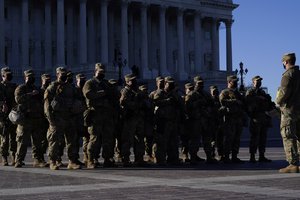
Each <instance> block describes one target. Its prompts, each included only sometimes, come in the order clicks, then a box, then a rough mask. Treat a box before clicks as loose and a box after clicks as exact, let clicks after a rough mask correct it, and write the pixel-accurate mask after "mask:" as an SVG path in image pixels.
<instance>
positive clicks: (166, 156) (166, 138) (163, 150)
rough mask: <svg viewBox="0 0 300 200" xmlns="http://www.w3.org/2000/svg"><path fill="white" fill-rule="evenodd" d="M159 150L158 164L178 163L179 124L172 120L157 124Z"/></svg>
mask: <svg viewBox="0 0 300 200" xmlns="http://www.w3.org/2000/svg"><path fill="white" fill-rule="evenodd" d="M156 132H157V138H156V140H157V141H156V142H157V149H156V152H155V157H156V160H157V163H158V164H164V163H165V162H166V161H167V162H169V163H172V162H177V161H178V160H179V152H178V148H179V144H178V143H179V142H178V123H177V122H176V121H171V120H158V121H157V122H156Z"/></svg>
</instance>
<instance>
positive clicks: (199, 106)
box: [185, 90, 214, 119]
mask: <svg viewBox="0 0 300 200" xmlns="http://www.w3.org/2000/svg"><path fill="white" fill-rule="evenodd" d="M213 104H214V103H213V100H212V98H211V96H210V95H209V94H208V93H207V92H206V91H204V90H202V91H197V90H194V91H191V92H189V93H188V94H187V95H186V96H185V110H186V113H187V116H188V118H190V119H201V118H211V116H212V115H211V114H212V108H213Z"/></svg>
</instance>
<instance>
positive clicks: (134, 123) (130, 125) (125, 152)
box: [121, 116, 145, 162]
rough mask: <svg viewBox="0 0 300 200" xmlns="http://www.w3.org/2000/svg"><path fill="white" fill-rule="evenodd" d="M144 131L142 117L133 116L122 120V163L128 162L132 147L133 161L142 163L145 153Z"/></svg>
mask: <svg viewBox="0 0 300 200" xmlns="http://www.w3.org/2000/svg"><path fill="white" fill-rule="evenodd" d="M144 131H145V129H144V119H143V118H142V117H139V116H133V117H130V118H125V119H124V121H123V130H122V136H121V141H122V144H121V156H122V159H123V161H125V162H128V161H129V156H130V148H131V147H133V151H134V157H135V161H136V162H139V161H143V159H144V153H145V143H144Z"/></svg>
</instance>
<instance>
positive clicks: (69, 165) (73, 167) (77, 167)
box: [67, 161, 81, 169]
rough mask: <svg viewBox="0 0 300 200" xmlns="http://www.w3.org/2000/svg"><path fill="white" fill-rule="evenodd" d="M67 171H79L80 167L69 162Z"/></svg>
mask: <svg viewBox="0 0 300 200" xmlns="http://www.w3.org/2000/svg"><path fill="white" fill-rule="evenodd" d="M67 168H68V169H81V166H80V165H79V164H77V163H76V162H73V161H69V164H68V167H67Z"/></svg>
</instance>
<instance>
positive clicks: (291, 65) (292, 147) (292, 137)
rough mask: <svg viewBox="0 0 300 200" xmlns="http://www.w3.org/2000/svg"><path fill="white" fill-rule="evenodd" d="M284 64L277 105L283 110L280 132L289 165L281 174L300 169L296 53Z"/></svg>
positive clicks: (299, 94) (299, 92)
mask: <svg viewBox="0 0 300 200" xmlns="http://www.w3.org/2000/svg"><path fill="white" fill-rule="evenodd" d="M282 63H283V66H284V68H285V72H284V73H283V75H282V78H281V84H280V88H279V89H278V92H277V97H276V103H277V105H278V106H279V108H280V110H281V123H280V132H281V136H282V140H283V146H284V150H285V155H286V159H287V161H288V162H289V165H288V166H287V167H285V168H282V169H280V170H279V172H281V173H296V172H299V168H300V167H299V154H300V101H299V99H300V71H299V66H296V65H295V63H296V55H295V53H289V54H285V55H284V56H283V58H282Z"/></svg>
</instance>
